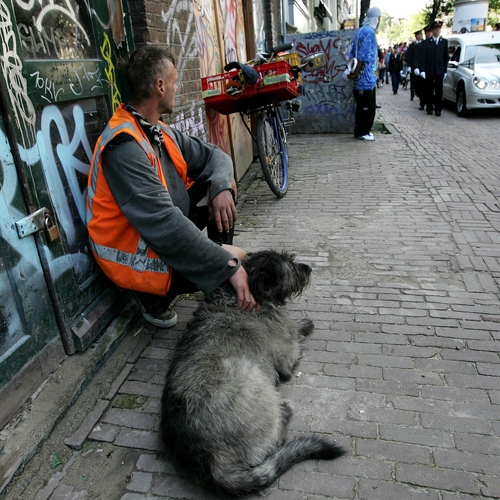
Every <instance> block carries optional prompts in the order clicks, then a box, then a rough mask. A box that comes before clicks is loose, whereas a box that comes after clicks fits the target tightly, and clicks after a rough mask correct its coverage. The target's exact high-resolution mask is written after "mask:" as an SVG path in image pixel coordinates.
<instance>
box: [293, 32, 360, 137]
mask: <svg viewBox="0 0 500 500" xmlns="http://www.w3.org/2000/svg"><path fill="white" fill-rule="evenodd" d="M353 35H354V33H352V32H345V31H329V32H319V33H306V34H303V35H289V36H287V37H286V41H287V42H292V43H293V45H294V51H296V52H297V53H298V54H299V56H300V57H301V58H302V57H305V56H307V55H309V54H312V53H314V52H319V51H322V52H324V53H325V54H326V57H327V61H328V63H327V65H326V66H325V67H324V68H322V69H321V70H318V71H315V72H312V73H303V75H302V77H303V82H304V90H305V95H304V96H303V97H301V100H302V109H301V110H300V112H299V113H297V114H296V115H295V118H296V125H295V126H294V129H293V132H294V133H322V132H336V133H345V132H351V131H352V126H353V123H354V113H355V105H354V97H353V94H352V83H351V82H346V81H345V80H344V79H343V78H342V73H343V72H344V70H345V68H346V64H347V61H348V60H349V57H348V53H349V50H350V47H351V44H352V37H353Z"/></svg>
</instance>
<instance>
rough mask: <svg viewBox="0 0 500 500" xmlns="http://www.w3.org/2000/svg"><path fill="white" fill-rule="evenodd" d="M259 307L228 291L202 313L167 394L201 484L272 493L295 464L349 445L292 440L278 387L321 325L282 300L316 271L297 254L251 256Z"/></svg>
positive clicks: (172, 426) (170, 446)
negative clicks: (245, 307)
mask: <svg viewBox="0 0 500 500" xmlns="http://www.w3.org/2000/svg"><path fill="white" fill-rule="evenodd" d="M243 266H244V267H245V269H246V271H247V273H248V275H249V284H250V289H251V291H252V293H253V295H254V297H255V298H256V300H257V301H258V302H259V303H260V304H261V306H262V308H261V310H260V312H259V313H246V312H243V311H241V310H240V309H239V308H237V307H236V306H235V304H236V295H235V293H234V291H233V289H232V287H230V286H227V288H224V287H223V288H218V289H217V290H216V291H215V292H214V293H213V294H212V295H211V296H209V297H208V298H207V299H206V301H205V302H203V303H202V304H201V305H200V306H199V308H198V309H197V310H196V311H195V313H194V317H193V319H192V320H191V321H190V322H189V323H188V325H187V330H186V331H185V332H184V334H183V336H182V337H181V339H180V340H179V342H178V343H177V345H176V347H175V350H174V352H173V356H172V358H171V361H170V366H169V370H168V373H167V376H166V383H165V388H164V392H163V396H162V415H161V438H162V443H163V446H164V451H165V454H166V455H167V457H169V458H170V459H172V460H173V461H174V462H176V463H177V464H178V465H179V466H180V467H181V468H182V469H183V470H184V471H185V472H186V474H187V475H189V476H190V477H191V478H193V479H194V480H195V481H196V482H197V483H199V484H201V485H203V486H205V487H208V488H210V489H213V490H216V491H218V492H219V493H223V494H226V495H230V496H242V495H246V494H250V493H256V492H262V490H264V489H265V488H267V487H268V486H270V485H272V484H273V482H274V481H275V480H276V479H277V478H278V477H279V476H280V475H281V474H283V473H285V472H286V471H287V470H288V469H289V468H290V467H292V466H293V465H294V464H295V463H298V462H301V461H302V460H307V459H326V460H330V459H333V458H336V457H339V456H341V455H343V454H344V450H343V449H342V448H340V447H338V446H336V445H335V444H333V443H332V442H331V441H329V440H327V439H324V438H322V437H320V436H318V435H308V436H301V437H296V438H294V439H292V440H290V441H288V442H287V441H286V425H287V424H288V421H289V420H290V418H291V416H292V410H291V408H290V406H289V405H288V403H286V402H285V401H283V400H282V399H281V397H280V394H279V392H278V390H277V387H276V386H277V385H278V384H279V383H280V382H282V381H287V380H290V378H291V376H292V370H293V368H294V366H295V365H296V364H297V362H298V360H299V357H300V345H299V342H300V340H302V339H303V338H304V337H305V336H307V335H310V334H311V333H312V331H313V328H314V325H313V322H312V321H311V320H309V319H303V320H301V321H299V322H296V321H293V320H291V319H289V318H288V315H287V314H286V312H285V311H283V310H282V309H280V308H279V307H278V306H282V305H284V304H285V302H286V300H287V299H290V298H291V297H293V296H295V295H298V294H300V293H301V292H302V290H303V289H304V288H305V287H306V286H307V285H308V283H309V278H310V275H311V268H310V267H309V266H308V265H306V264H299V263H296V262H294V257H293V255H289V254H286V253H277V252H274V251H262V252H256V253H254V254H249V255H248V256H247V257H246V258H245V260H244V262H243Z"/></svg>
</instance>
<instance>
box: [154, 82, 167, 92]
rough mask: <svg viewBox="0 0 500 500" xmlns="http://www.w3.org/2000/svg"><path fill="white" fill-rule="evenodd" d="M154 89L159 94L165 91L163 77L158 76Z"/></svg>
mask: <svg viewBox="0 0 500 500" xmlns="http://www.w3.org/2000/svg"><path fill="white" fill-rule="evenodd" d="M154 90H155V91H156V92H158V94H159V95H163V94H164V93H165V80H164V79H163V78H157V79H156V80H155V84H154Z"/></svg>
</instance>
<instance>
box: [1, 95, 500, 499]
mask: <svg viewBox="0 0 500 500" xmlns="http://www.w3.org/2000/svg"><path fill="white" fill-rule="evenodd" d="M378 104H379V105H380V106H381V108H380V109H379V110H377V118H376V121H377V122H379V123H381V124H384V125H385V127H386V128H387V130H388V131H389V132H390V133H387V134H376V141H375V142H364V141H356V140H355V139H354V138H353V137H352V136H350V135H311V136H306V135H298V136H297V135H294V136H291V137H290V145H289V147H290V163H291V168H290V170H291V172H290V175H291V179H290V187H289V191H288V193H287V195H286V196H285V197H284V198H283V199H277V198H276V197H275V196H274V195H273V194H272V193H271V191H270V190H269V188H268V187H267V184H266V183H265V181H264V180H263V176H262V174H261V173H260V170H259V167H258V165H257V164H256V163H254V164H253V165H252V167H251V169H250V171H249V172H248V173H247V175H246V176H245V178H244V179H243V181H242V182H241V183H240V184H241V185H240V200H239V206H238V208H239V221H238V226H237V231H236V238H235V244H236V245H239V246H242V247H243V248H245V249H246V250H247V251H254V250H261V249H267V248H273V249H277V250H288V251H291V252H294V253H296V255H297V260H299V261H300V262H305V263H309V264H310V265H311V266H312V267H313V281H312V284H311V286H310V287H309V288H308V289H307V290H306V291H305V292H304V293H303V294H302V296H301V297H299V298H298V299H297V300H296V301H295V302H294V303H292V304H290V305H289V306H287V307H288V308H289V309H290V311H291V314H292V315H293V316H295V317H297V318H300V317H303V316H307V317H309V318H311V319H312V320H313V321H314V323H315V331H314V333H313V334H312V336H311V337H310V338H309V339H308V340H307V341H306V342H305V344H304V353H303V358H302V361H301V363H300V365H299V367H298V370H297V372H296V376H295V379H294V380H293V381H292V382H290V383H287V384H284V385H283V386H282V387H281V392H282V393H283V395H284V396H285V397H286V399H287V400H289V401H290V403H291V405H292V407H293V408H294V416H293V418H292V421H291V424H290V426H289V434H290V435H293V434H294V433H303V432H316V433H321V434H326V435H329V436H332V437H333V438H334V439H335V440H336V441H337V442H338V443H339V444H341V445H343V446H344V447H346V448H347V449H348V450H349V453H348V455H347V456H346V457H343V458H340V459H338V460H335V461H333V462H326V461H320V462H315V461H308V462H303V463H301V464H299V465H296V466H295V467H294V468H293V469H292V470H291V471H289V472H288V473H286V474H285V475H284V476H282V477H281V479H280V480H279V481H278V482H277V483H276V484H275V485H274V487H273V488H272V489H271V490H270V491H269V493H268V495H267V497H266V498H268V499H269V500H285V499H286V500H324V499H349V500H351V499H352V500H354V499H355V500H459V499H460V500H469V499H473V498H474V499H477V498H497V499H498V498H500V307H499V305H500V300H499V298H500V292H499V287H500V145H499V142H500V115H499V114H498V113H497V114H496V115H493V114H491V113H488V114H486V113H482V114H476V115H473V116H471V117H469V118H467V119H463V118H458V117H457V116H456V115H455V113H454V111H453V110H452V106H449V105H448V106H445V109H444V110H443V114H442V116H440V117H436V116H428V115H426V113H425V111H420V110H419V109H418V101H414V102H411V101H410V97H409V90H408V91H403V90H401V91H400V92H399V93H398V94H397V95H393V94H392V91H391V89H390V86H389V85H385V86H384V87H383V88H382V89H380V91H379V94H378ZM196 305H197V301H196V297H191V298H188V299H187V300H182V301H179V302H178V303H177V305H176V309H177V312H178V314H179V319H180V321H179V323H178V325H177V326H176V327H174V328H173V329H171V330H156V329H154V328H152V327H149V326H144V328H143V329H142V331H140V333H138V334H136V336H135V337H133V340H130V339H129V342H132V348H131V349H130V352H128V353H127V355H126V356H125V357H124V361H123V369H122V371H121V373H120V375H118V377H115V378H114V380H113V381H112V383H111V385H107V386H106V387H103V389H102V390H101V393H100V396H99V398H98V400H96V401H95V402H94V404H93V406H92V408H91V409H92V410H93V411H92V412H90V411H82V412H81V413H80V414H78V416H76V413H71V411H70V412H69V414H68V417H67V418H65V420H64V421H63V422H61V423H60V424H59V428H60V429H61V426H64V427H62V429H63V430H62V431H61V430H60V434H61V436H63V437H64V438H66V445H64V444H63V443H62V442H60V443H59V444H57V443H55V442H54V441H52V442H51V443H50V446H52V447H53V449H59V450H62V449H64V450H65V452H64V457H65V460H64V462H65V463H64V464H63V465H61V466H59V467H58V468H54V469H50V467H49V465H50V464H46V463H44V464H42V463H40V461H38V462H37V457H36V456H35V457H34V458H33V461H32V462H30V463H29V464H28V465H27V467H26V469H25V471H24V472H23V473H22V474H21V475H20V476H18V477H16V478H15V479H14V480H13V482H12V485H11V486H10V488H9V491H8V493H7V494H6V496H5V498H6V499H9V500H13V499H22V500H31V499H36V500H42V499H50V500H60V499H71V500H74V499H87V500H88V499H94V498H95V499H101V498H102V499H103V500H115V499H116V500H146V499H155V500H160V499H189V500H211V499H214V498H216V497H214V496H210V495H209V494H208V493H206V492H205V491H203V490H200V489H198V488H197V487H196V486H194V485H193V484H191V483H190V482H188V481H187V480H185V479H184V478H183V477H182V476H180V475H178V473H177V472H176V471H175V470H174V469H173V468H172V467H171V466H169V465H168V464H166V463H164V462H161V461H160V460H159V459H158V457H157V449H158V444H157V430H158V419H159V397H160V395H161V391H162V384H163V378H164V374H165V371H166V359H167V357H168V354H169V350H170V348H171V347H172V345H173V342H174V341H175V339H176V338H177V337H178V336H179V335H180V333H181V332H182V329H183V327H184V325H185V323H186V321H187V320H188V319H189V316H190V314H191V312H192V310H193V308H194V307H196ZM140 325H142V320H141V323H140ZM140 325H139V327H140ZM136 333H137V332H136ZM130 335H131V336H132V334H130ZM77 405H78V401H77V403H76V405H75V406H77ZM85 417H87V418H86V420H85ZM68 444H69V445H71V446H72V448H69V447H68ZM47 445H48V444H47ZM57 445H59V448H57ZM44 446H46V445H44ZM99 450H100V451H99ZM113 455H114V457H120V458H119V460H118V459H116V460H114V461H113V466H112V467H111V465H109V464H108V463H107V462H110V461H111V460H112V459H113ZM85 461H87V463H88V464H89V471H90V470H94V471H95V472H93V473H92V474H95V477H94V478H92V477H91V476H92V474H91V473H90V472H89V473H87V475H86V480H85V481H82V479H81V474H72V469H73V468H75V467H76V464H77V463H79V464H80V467H84V465H85V463H86V462H85ZM82 464H83V465H82ZM91 464H92V467H93V469H91ZM102 481H105V482H106V483H107V487H108V488H109V489H110V490H111V491H113V495H111V496H109V494H106V495H105V496H102V495H101V494H100V493H99V491H100V486H99V484H100V482H102ZM255 498H257V497H255Z"/></svg>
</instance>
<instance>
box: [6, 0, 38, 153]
mask: <svg viewBox="0 0 500 500" xmlns="http://www.w3.org/2000/svg"><path fill="white" fill-rule="evenodd" d="M14 24H15V23H14V22H13V20H12V18H11V15H10V12H9V9H8V8H7V5H6V4H5V2H4V1H3V0H0V43H1V47H2V51H1V53H0V67H1V71H2V76H3V80H4V82H5V85H6V87H7V88H6V90H7V93H8V98H9V101H10V103H11V107H12V115H13V118H14V120H15V123H16V126H17V127H18V130H19V132H20V134H21V136H22V141H23V143H25V144H29V143H31V142H32V141H33V139H34V137H35V120H36V116H35V107H34V106H33V103H32V102H31V99H30V98H29V97H28V83H27V81H26V78H24V76H23V61H22V59H21V57H20V55H19V52H18V47H17V41H16V34H15V33H14V31H13V29H12V28H13V26H14Z"/></svg>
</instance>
